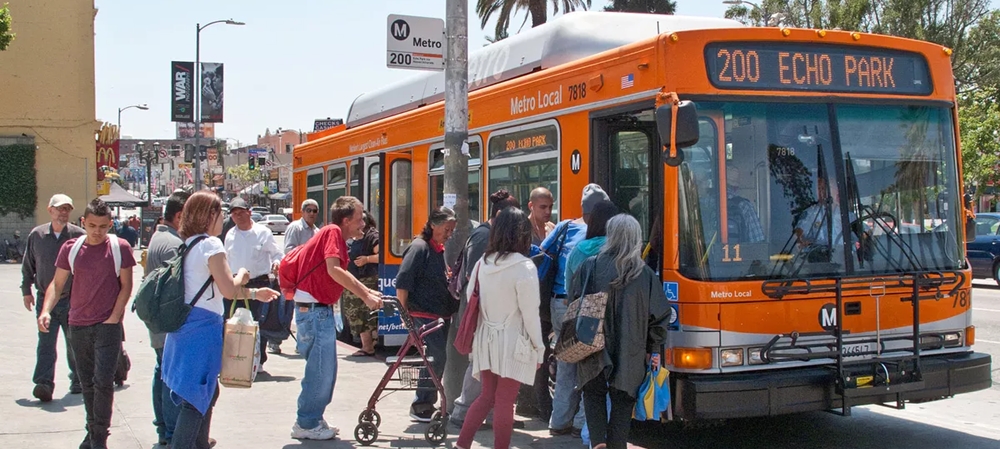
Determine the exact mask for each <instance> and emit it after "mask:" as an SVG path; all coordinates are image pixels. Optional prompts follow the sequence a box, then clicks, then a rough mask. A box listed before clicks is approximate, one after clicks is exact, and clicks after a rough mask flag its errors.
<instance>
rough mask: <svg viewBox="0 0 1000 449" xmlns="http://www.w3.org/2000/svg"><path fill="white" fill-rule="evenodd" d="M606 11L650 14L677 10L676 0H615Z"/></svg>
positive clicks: (670, 12)
mask: <svg viewBox="0 0 1000 449" xmlns="http://www.w3.org/2000/svg"><path fill="white" fill-rule="evenodd" d="M604 10H605V11H618V12H644V13H650V14H673V13H675V12H676V11H677V2H676V1H674V0H613V1H612V2H611V5H609V6H605V7H604Z"/></svg>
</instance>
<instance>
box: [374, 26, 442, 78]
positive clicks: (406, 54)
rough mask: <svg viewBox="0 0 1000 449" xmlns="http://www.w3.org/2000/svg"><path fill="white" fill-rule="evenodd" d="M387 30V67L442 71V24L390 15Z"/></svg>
mask: <svg viewBox="0 0 1000 449" xmlns="http://www.w3.org/2000/svg"><path fill="white" fill-rule="evenodd" d="M387 28H388V32H387V35H386V50H387V51H386V66H388V67H389V68H396V69H413V70H436V71H440V70H444V48H445V33H444V20H442V19H435V18H432V17H415V16H401V15H397V14H390V15H389V18H388V20H387Z"/></svg>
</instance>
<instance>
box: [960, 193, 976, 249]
mask: <svg viewBox="0 0 1000 449" xmlns="http://www.w3.org/2000/svg"><path fill="white" fill-rule="evenodd" d="M962 202H963V203H964V206H965V208H964V210H965V243H969V242H974V241H976V215H975V214H973V213H972V204H973V197H972V194H971V193H966V194H965V195H963V196H962Z"/></svg>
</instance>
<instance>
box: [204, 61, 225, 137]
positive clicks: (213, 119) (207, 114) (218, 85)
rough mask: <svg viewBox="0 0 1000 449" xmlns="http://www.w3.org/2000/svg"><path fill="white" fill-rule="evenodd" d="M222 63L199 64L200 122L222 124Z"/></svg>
mask: <svg viewBox="0 0 1000 449" xmlns="http://www.w3.org/2000/svg"><path fill="white" fill-rule="evenodd" d="M222 81H223V76H222V63H218V62H203V63H201V121H202V122H203V123H222V104H223V102H222Z"/></svg>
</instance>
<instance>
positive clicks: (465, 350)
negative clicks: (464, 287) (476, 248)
mask: <svg viewBox="0 0 1000 449" xmlns="http://www.w3.org/2000/svg"><path fill="white" fill-rule="evenodd" d="M481 263H482V260H480V262H479V263H477V264H476V268H475V271H474V272H473V274H472V277H473V278H475V279H476V285H475V286H474V287H472V294H471V295H469V304H468V305H466V306H465V313H463V314H462V321H461V322H459V323H458V333H456V334H455V350H457V351H458V353H459V354H462V355H469V354H471V353H472V340H473V338H474V337H475V336H476V328H477V327H479V265H480V264H481Z"/></svg>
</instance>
